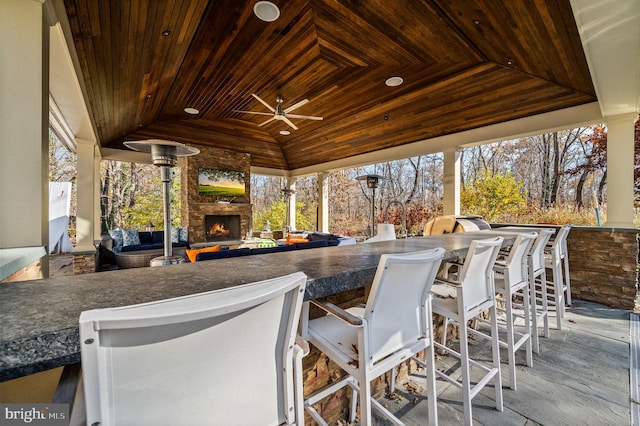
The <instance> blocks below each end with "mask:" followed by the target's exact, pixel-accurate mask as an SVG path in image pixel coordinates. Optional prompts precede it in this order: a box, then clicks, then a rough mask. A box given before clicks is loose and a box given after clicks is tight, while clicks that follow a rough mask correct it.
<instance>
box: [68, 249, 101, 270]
mask: <svg viewBox="0 0 640 426" xmlns="http://www.w3.org/2000/svg"><path fill="white" fill-rule="evenodd" d="M97 270H98V252H97V251H95V252H87V253H74V254H73V275H79V274H89V273H92V272H96V271H97Z"/></svg>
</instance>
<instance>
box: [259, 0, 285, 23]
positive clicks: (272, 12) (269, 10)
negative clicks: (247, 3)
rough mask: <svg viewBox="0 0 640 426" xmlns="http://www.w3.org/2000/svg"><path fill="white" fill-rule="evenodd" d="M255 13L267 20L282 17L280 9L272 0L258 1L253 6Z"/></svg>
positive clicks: (270, 20)
mask: <svg viewBox="0 0 640 426" xmlns="http://www.w3.org/2000/svg"><path fill="white" fill-rule="evenodd" d="M253 13H255V14H256V16H257V17H258V18H259V19H261V20H263V21H265V22H273V21H275V20H276V19H278V18H279V17H280V9H278V6H276V5H275V4H273V3H271V2H270V1H259V2H257V3H256V4H255V6H253Z"/></svg>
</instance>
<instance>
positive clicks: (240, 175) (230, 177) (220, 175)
mask: <svg viewBox="0 0 640 426" xmlns="http://www.w3.org/2000/svg"><path fill="white" fill-rule="evenodd" d="M244 192H245V184H244V172H238V171H235V170H220V169H212V168H205V167H201V168H199V169H198V195H203V196H209V195H210V196H218V197H229V198H233V197H242V196H244Z"/></svg>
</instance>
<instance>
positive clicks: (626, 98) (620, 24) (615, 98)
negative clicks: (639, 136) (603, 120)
mask: <svg viewBox="0 0 640 426" xmlns="http://www.w3.org/2000/svg"><path fill="white" fill-rule="evenodd" d="M571 7H572V9H573V14H574V16H575V20H576V24H577V26H578V31H579V33H580V39H581V40H582V46H583V48H584V52H585V56H586V58H587V63H588V65H589V70H590V72H591V79H592V80H593V85H594V88H595V90H596V95H597V97H598V102H599V103H600V109H601V110H602V115H603V116H605V117H611V116H616V115H621V114H628V113H634V112H635V113H637V112H639V111H640V0H571Z"/></svg>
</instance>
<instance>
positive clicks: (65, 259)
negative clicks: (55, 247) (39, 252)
mask: <svg viewBox="0 0 640 426" xmlns="http://www.w3.org/2000/svg"><path fill="white" fill-rule="evenodd" d="M60 275H73V255H71V254H67V253H63V254H52V255H50V256H49V276H50V277H53V276H60Z"/></svg>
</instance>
